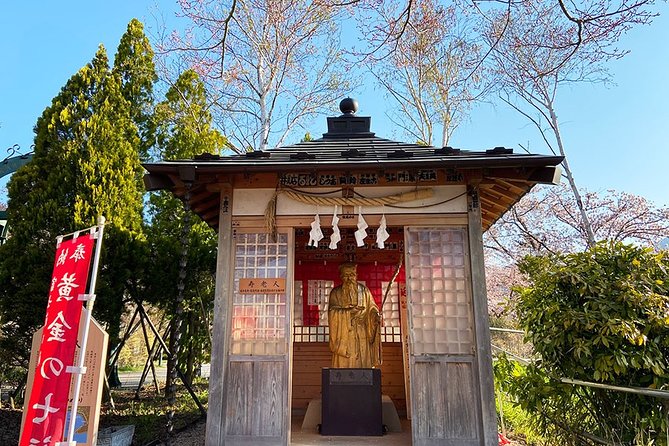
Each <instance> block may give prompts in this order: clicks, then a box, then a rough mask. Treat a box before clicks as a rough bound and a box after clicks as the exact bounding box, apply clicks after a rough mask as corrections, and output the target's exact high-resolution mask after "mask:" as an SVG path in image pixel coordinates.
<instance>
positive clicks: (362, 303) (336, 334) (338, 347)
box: [328, 283, 381, 368]
mask: <svg viewBox="0 0 669 446" xmlns="http://www.w3.org/2000/svg"><path fill="white" fill-rule="evenodd" d="M357 285H358V286H357V289H358V293H357V295H353V296H351V295H349V294H351V293H348V292H346V289H345V288H344V287H342V286H338V287H336V288H334V289H333V290H332V292H330V300H329V303H328V325H329V326H330V351H332V367H333V368H375V367H379V366H380V365H381V327H380V316H379V308H378V307H377V305H376V303H375V302H374V298H373V297H372V293H371V292H370V291H369V288H367V287H366V286H364V285H362V284H360V283H358V284H357ZM352 306H354V307H357V308H359V309H360V310H361V311H360V313H359V314H358V316H357V317H355V316H354V308H353V307H352Z"/></svg>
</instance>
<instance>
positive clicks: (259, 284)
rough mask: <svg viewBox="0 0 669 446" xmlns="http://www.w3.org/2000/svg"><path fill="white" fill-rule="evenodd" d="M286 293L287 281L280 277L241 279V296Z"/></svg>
mask: <svg viewBox="0 0 669 446" xmlns="http://www.w3.org/2000/svg"><path fill="white" fill-rule="evenodd" d="M285 292H286V279H282V278H280V277H256V278H250V279H239V293H240V294H282V293H285Z"/></svg>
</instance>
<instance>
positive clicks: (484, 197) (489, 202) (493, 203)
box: [481, 194, 509, 213]
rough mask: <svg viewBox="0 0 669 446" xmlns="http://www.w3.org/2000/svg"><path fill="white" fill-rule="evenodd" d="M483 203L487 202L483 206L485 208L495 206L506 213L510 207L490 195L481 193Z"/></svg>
mask: <svg viewBox="0 0 669 446" xmlns="http://www.w3.org/2000/svg"><path fill="white" fill-rule="evenodd" d="M481 203H485V204H486V206H482V208H484V209H485V208H488V207H491V208H494V209H496V210H497V211H499V212H501V213H504V212H506V211H507V210H508V209H509V208H508V207H507V206H503V205H501V204H499V202H497V201H496V200H493V199H492V198H491V197H490V195H484V194H481Z"/></svg>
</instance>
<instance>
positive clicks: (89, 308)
mask: <svg viewBox="0 0 669 446" xmlns="http://www.w3.org/2000/svg"><path fill="white" fill-rule="evenodd" d="M97 227H98V230H97V240H96V243H95V257H94V259H93V268H92V272H91V281H90V283H89V284H88V295H87V296H86V297H85V299H84V300H86V301H88V305H86V308H85V318H86V320H85V322H84V332H83V334H82V336H81V346H80V347H79V360H78V361H77V366H76V367H71V368H70V367H68V369H69V370H68V371H71V372H72V373H75V374H76V377H75V380H74V390H73V392H72V411H71V412H70V424H69V425H68V429H67V437H65V438H66V439H67V441H66V442H65V444H66V445H69V446H75V445H76V444H77V442H76V441H74V440H73V438H74V429H75V423H76V421H77V410H79V393H80V392H81V379H82V375H83V374H84V373H86V369H85V367H84V359H85V358H86V345H87V343H88V332H89V328H90V325H91V317H92V315H93V305H94V304H95V285H96V282H97V279H98V268H99V266H100V252H101V248H102V235H103V234H104V230H105V218H104V217H103V216H99V217H98V225H97Z"/></svg>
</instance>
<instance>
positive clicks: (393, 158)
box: [144, 137, 562, 231]
mask: <svg viewBox="0 0 669 446" xmlns="http://www.w3.org/2000/svg"><path fill="white" fill-rule="evenodd" d="M443 152H444V151H443V150H440V149H435V148H434V147H424V146H418V145H415V144H405V143H398V142H394V141H389V140H385V139H381V138H374V137H371V138H356V139H344V140H342V139H336V140H326V139H321V140H316V141H310V142H306V143H299V144H296V145H293V146H288V147H283V148H278V149H274V150H270V151H268V152H252V153H251V154H246V155H233V156H228V157H216V156H207V157H205V158H202V159H193V160H178V161H163V162H159V163H149V164H145V165H144V167H145V169H146V170H147V171H148V173H147V174H146V175H145V179H144V180H145V185H146V187H147V190H169V191H171V192H172V193H173V194H174V195H176V196H177V197H179V198H180V199H182V200H184V199H185V196H186V192H187V188H186V184H189V185H190V187H189V193H190V200H189V201H190V207H191V209H192V210H193V212H194V213H196V214H197V215H198V216H200V218H202V219H203V220H204V221H205V222H207V224H209V225H210V226H211V227H212V228H214V229H216V230H217V229H218V218H219V209H220V192H219V191H220V184H223V183H230V184H232V185H233V187H245V188H249V187H271V188H274V187H276V186H277V185H278V184H279V178H280V176H281V175H282V174H288V173H314V174H315V173H320V172H347V173H351V174H353V173H356V172H362V171H365V172H369V171H383V170H392V169H401V170H409V171H418V170H420V169H434V170H443V171H446V172H453V171H457V172H460V173H462V174H463V181H462V182H460V183H452V182H449V183H447V184H478V185H479V190H480V192H479V196H480V201H481V213H482V225H483V230H484V231H485V230H487V229H488V228H489V227H490V226H491V225H492V224H493V223H494V222H495V221H497V219H499V218H500V217H501V216H502V215H503V214H504V213H505V212H506V211H507V210H508V209H509V208H510V207H511V206H513V205H514V204H515V203H516V202H518V200H520V199H521V198H522V197H523V195H525V194H526V193H527V192H529V190H530V189H531V188H532V187H533V186H534V185H535V184H538V183H555V182H556V179H558V178H559V171H560V169H559V167H558V166H559V164H560V163H561V162H562V157H559V156H544V155H531V154H513V153H506V152H505V153H497V152H495V151H487V152H470V151H452V152H448V153H443ZM358 187H363V186H358Z"/></svg>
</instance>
